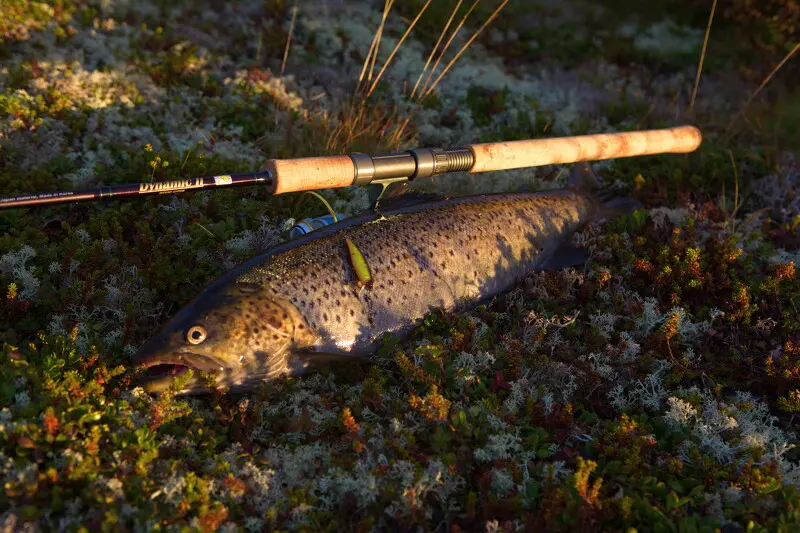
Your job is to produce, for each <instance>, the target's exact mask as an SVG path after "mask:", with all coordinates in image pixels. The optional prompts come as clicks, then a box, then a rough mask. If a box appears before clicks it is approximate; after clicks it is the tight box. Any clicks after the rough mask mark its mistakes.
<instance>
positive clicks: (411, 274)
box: [408, 270, 414, 278]
mask: <svg viewBox="0 0 800 533" xmlns="http://www.w3.org/2000/svg"><path fill="white" fill-rule="evenodd" d="M413 275H414V273H413V272H411V271H410V270H409V271H408V277H409V278H410V277H412V276H413Z"/></svg>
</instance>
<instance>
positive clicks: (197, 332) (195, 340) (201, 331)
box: [186, 326, 207, 344]
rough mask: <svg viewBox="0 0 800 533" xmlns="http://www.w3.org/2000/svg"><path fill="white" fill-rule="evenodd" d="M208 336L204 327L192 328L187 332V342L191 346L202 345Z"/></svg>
mask: <svg viewBox="0 0 800 533" xmlns="http://www.w3.org/2000/svg"><path fill="white" fill-rule="evenodd" d="M206 335H207V333H206V328H204V327H203V326H192V327H191V328H189V331H187V332H186V340H187V341H189V342H190V343H191V344H200V343H201V342H203V341H204V340H206Z"/></svg>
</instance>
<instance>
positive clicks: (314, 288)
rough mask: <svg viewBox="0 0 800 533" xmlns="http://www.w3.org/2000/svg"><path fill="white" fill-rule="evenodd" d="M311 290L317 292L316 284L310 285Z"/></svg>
mask: <svg viewBox="0 0 800 533" xmlns="http://www.w3.org/2000/svg"><path fill="white" fill-rule="evenodd" d="M311 292H314V293H316V292H317V287H316V285H312V286H311Z"/></svg>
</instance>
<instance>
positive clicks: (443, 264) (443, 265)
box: [441, 261, 445, 270]
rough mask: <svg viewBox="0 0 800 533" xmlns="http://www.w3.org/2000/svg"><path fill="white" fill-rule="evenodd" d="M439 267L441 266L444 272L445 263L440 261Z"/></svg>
mask: <svg viewBox="0 0 800 533" xmlns="http://www.w3.org/2000/svg"><path fill="white" fill-rule="evenodd" d="M441 265H442V270H444V269H445V262H444V261H442V263H441Z"/></svg>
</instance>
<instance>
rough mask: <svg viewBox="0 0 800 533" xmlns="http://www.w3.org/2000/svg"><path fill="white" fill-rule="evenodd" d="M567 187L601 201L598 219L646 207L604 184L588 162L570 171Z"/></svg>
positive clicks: (628, 213) (627, 213)
mask: <svg viewBox="0 0 800 533" xmlns="http://www.w3.org/2000/svg"><path fill="white" fill-rule="evenodd" d="M567 187H568V188H570V189H573V190H576V191H580V192H583V193H588V194H591V195H592V196H594V197H595V198H597V200H598V201H599V202H600V212H599V213H598V215H597V218H598V219H609V218H614V217H617V216H620V215H630V214H631V213H633V212H634V211H636V210H638V209H645V207H644V204H642V203H641V202H640V201H638V200H636V199H634V198H630V197H627V196H623V195H621V194H620V193H619V191H616V190H614V188H612V187H609V186H605V185H603V182H602V181H601V180H600V178H599V177H598V176H597V174H595V173H594V171H592V168H591V167H590V166H589V164H588V163H586V162H583V163H577V164H576V165H575V167H574V168H573V169H572V172H571V173H570V176H569V180H568V181H567Z"/></svg>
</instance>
